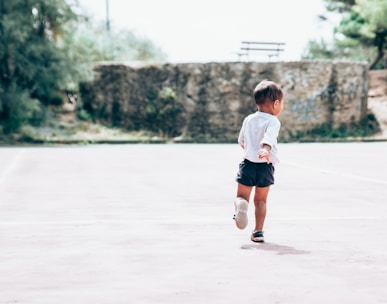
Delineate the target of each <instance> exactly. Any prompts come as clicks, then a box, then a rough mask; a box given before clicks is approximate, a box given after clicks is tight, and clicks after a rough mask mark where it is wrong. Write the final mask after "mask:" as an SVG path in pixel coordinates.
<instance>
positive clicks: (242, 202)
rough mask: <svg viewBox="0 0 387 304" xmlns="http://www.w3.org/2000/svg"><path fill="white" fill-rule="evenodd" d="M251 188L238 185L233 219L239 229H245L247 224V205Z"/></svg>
mask: <svg viewBox="0 0 387 304" xmlns="http://www.w3.org/2000/svg"><path fill="white" fill-rule="evenodd" d="M251 189H252V187H249V186H245V185H242V184H239V183H238V190H237V197H236V198H235V202H234V205H235V214H234V217H233V219H234V220H235V224H236V226H237V227H238V228H239V229H245V228H246V227H247V224H248V216H247V210H248V203H249V198H250V194H251Z"/></svg>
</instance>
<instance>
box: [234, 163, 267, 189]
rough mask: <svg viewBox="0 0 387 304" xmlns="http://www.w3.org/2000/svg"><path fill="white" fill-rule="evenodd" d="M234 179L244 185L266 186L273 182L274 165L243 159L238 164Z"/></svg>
mask: <svg viewBox="0 0 387 304" xmlns="http://www.w3.org/2000/svg"><path fill="white" fill-rule="evenodd" d="M235 180H236V181H237V182H238V183H239V184H242V185H245V186H251V187H253V186H256V187H268V186H270V185H273V184H274V166H273V165H272V164H268V163H253V162H251V161H249V160H247V159H244V160H243V161H242V162H241V163H240V164H239V171H238V174H237V177H236V179H235Z"/></svg>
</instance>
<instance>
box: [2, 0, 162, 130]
mask: <svg viewBox="0 0 387 304" xmlns="http://www.w3.org/2000/svg"><path fill="white" fill-rule="evenodd" d="M165 57H166V56H165V54H163V53H162V51H161V50H159V49H158V48H157V47H156V46H155V45H154V44H153V43H152V42H151V41H149V40H147V39H146V38H139V37H137V36H136V35H134V34H133V33H131V32H129V31H121V32H114V31H112V32H111V34H110V35H107V34H106V32H104V31H103V29H102V28H101V27H98V26H95V24H94V23H93V22H92V19H91V18H89V17H88V16H87V15H86V14H85V13H84V12H82V10H81V8H80V7H79V4H78V2H77V0H9V1H8V0H0V123H1V126H2V131H3V133H12V132H15V131H17V130H18V128H19V127H20V126H21V125H23V124H25V123H31V122H32V123H39V121H41V120H42V119H43V118H44V113H45V112H46V111H45V109H46V108H47V106H48V105H53V104H54V105H59V104H61V103H62V102H63V100H65V98H66V97H65V94H64V93H65V91H66V90H67V89H69V88H70V89H74V88H76V87H77V84H78V83H79V82H81V81H86V80H90V78H91V77H92V63H93V62H95V61H102V60H104V61H106V60H121V61H122V60H125V61H133V60H138V61H146V62H151V61H162V60H163V59H165ZM0 133H1V129H0Z"/></svg>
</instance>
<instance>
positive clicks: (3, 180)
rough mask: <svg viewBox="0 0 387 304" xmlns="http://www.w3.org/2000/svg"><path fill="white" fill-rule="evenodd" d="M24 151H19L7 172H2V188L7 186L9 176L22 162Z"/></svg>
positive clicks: (0, 177)
mask: <svg viewBox="0 0 387 304" xmlns="http://www.w3.org/2000/svg"><path fill="white" fill-rule="evenodd" d="M24 151H25V150H24V149H22V150H19V151H18V152H17V153H16V155H15V156H14V158H13V159H12V161H11V162H10V164H9V165H8V166H7V167H6V168H5V170H4V171H3V172H2V174H1V175H0V187H1V186H2V185H3V184H5V182H6V181H7V179H8V176H9V175H10V174H11V172H12V171H13V170H14V169H15V167H16V165H17V164H18V162H19V161H20V158H21V157H22V155H23V154H24Z"/></svg>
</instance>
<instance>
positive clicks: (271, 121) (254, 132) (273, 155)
mask: <svg viewBox="0 0 387 304" xmlns="http://www.w3.org/2000/svg"><path fill="white" fill-rule="evenodd" d="M280 128H281V122H280V121H279V119H278V118H277V117H276V116H274V115H271V114H268V113H264V112H259V111H257V112H255V113H253V114H250V115H249V116H247V117H246V118H245V119H244V120H243V124H242V128H241V131H240V133H239V137H238V143H239V144H240V145H243V146H244V151H243V158H245V159H248V160H249V161H251V162H254V163H264V162H266V159H264V158H261V159H260V158H258V151H259V149H261V148H262V146H263V144H267V145H269V146H270V147H271V150H270V160H271V162H272V164H273V166H275V165H277V164H278V163H279V158H278V156H277V154H278V149H277V137H278V134H279V130H280Z"/></svg>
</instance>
